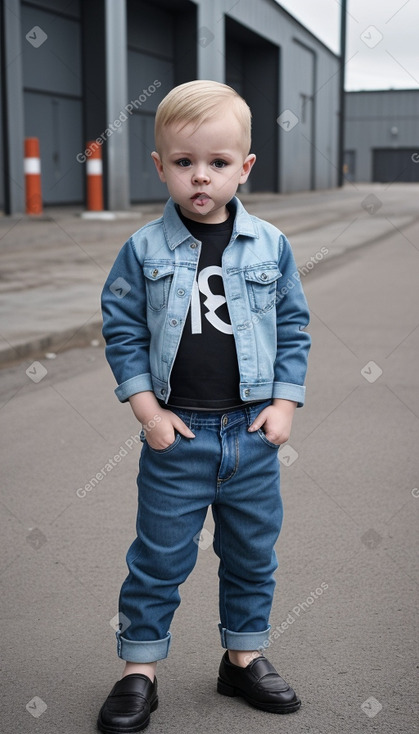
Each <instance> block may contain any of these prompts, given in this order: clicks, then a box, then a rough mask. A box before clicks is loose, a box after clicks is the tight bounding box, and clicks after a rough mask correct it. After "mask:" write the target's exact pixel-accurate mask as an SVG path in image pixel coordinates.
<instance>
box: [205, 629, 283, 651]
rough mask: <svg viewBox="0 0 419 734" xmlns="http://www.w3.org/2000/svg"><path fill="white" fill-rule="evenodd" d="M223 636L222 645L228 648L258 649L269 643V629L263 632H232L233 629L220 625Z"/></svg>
mask: <svg viewBox="0 0 419 734" xmlns="http://www.w3.org/2000/svg"><path fill="white" fill-rule="evenodd" d="M218 629H219V630H220V636H221V645H222V647H225V648H226V649H228V650H258V649H259V648H260V647H268V645H269V631H270V629H271V625H269V626H268V629H266V630H264V631H263V632H232V631H231V630H228V629H226V628H225V627H222V626H221V624H219V625H218Z"/></svg>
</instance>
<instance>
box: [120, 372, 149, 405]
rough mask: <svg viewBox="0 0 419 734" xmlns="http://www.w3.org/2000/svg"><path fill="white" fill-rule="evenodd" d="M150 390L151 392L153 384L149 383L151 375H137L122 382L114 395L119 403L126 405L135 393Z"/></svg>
mask: <svg viewBox="0 0 419 734" xmlns="http://www.w3.org/2000/svg"><path fill="white" fill-rule="evenodd" d="M148 390H150V391H151V392H152V391H153V384H152V381H151V375H150V374H148V373H146V374H144V375H137V376H136V377H131V378H130V379H129V380H125V382H122V383H121V384H120V385H118V387H117V388H116V390H115V395H116V397H117V398H118V400H120V402H121V403H126V402H127V400H128V398H130V397H131V395H135V394H136V393H137V392H145V391H148Z"/></svg>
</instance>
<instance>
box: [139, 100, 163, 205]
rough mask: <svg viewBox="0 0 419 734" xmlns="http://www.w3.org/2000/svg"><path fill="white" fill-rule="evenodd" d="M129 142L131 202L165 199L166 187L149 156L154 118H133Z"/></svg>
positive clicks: (146, 116)
mask: <svg viewBox="0 0 419 734" xmlns="http://www.w3.org/2000/svg"><path fill="white" fill-rule="evenodd" d="M129 140H130V156H131V157H130V188H131V199H132V201H153V200H155V201H158V200H160V199H163V200H164V199H167V197H168V194H167V187H166V186H165V184H162V183H161V181H160V179H159V177H158V175H157V171H156V169H155V166H154V162H153V160H152V158H151V155H150V153H151V151H153V150H154V117H153V116H151V115H150V116H149V115H135V116H133V117H132V119H131V121H130V127H129Z"/></svg>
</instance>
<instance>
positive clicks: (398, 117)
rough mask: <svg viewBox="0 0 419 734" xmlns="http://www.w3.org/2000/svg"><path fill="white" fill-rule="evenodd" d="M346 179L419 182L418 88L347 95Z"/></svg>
mask: <svg viewBox="0 0 419 734" xmlns="http://www.w3.org/2000/svg"><path fill="white" fill-rule="evenodd" d="M345 110H346V113H345V178H346V180H348V181H359V182H361V181H374V182H377V183H390V182H393V181H399V182H402V181H404V182H408V181H416V182H418V181H419V89H397V90H396V89H390V90H380V91H366V92H347V93H346V95H345Z"/></svg>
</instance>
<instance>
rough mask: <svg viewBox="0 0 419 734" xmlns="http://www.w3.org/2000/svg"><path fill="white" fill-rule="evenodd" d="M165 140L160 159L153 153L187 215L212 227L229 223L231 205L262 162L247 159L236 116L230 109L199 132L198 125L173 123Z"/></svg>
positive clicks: (200, 127) (201, 127)
mask: <svg viewBox="0 0 419 734" xmlns="http://www.w3.org/2000/svg"><path fill="white" fill-rule="evenodd" d="M161 139H162V142H161V147H160V155H159V153H156V152H154V153H152V154H151V155H152V158H153V160H154V163H155V165H156V168H157V172H158V174H159V177H160V180H161V181H163V183H166V184H167V188H168V190H169V194H170V196H171V197H172V199H173V200H174V201H175V202H176V203H177V204H178V205H179V207H180V211H181V212H182V214H183V215H184V216H185V217H187V218H188V219H193V220H195V221H197V222H205V223H207V224H217V223H220V222H224V221H225V220H226V219H227V218H228V210H227V208H226V204H227V203H228V202H229V201H230V200H231V199H232V198H233V196H234V195H235V193H236V191H237V187H238V185H239V184H242V183H245V181H247V178H248V176H249V173H250V170H251V168H252V166H253V164H254V162H255V160H256V156H255V155H253V154H251V155H246V151H245V149H244V141H243V132H242V128H241V125H240V123H239V121H238V119H237V117H236V116H235V114H234V112H232V111H231V110H229V109H228V108H224V109H223V110H222V112H220V115H219V116H218V115H217V116H215V117H212V118H210V119H209V120H208V121H206V122H203V123H202V124H201V125H200V126H199V127H198V128H197V129H195V125H194V124H192V123H190V124H188V125H185V126H184V127H182V125H181V124H180V125H177V124H173V125H168V126H167V127H166V128H165V130H164V131H163V134H162V136H161Z"/></svg>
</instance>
